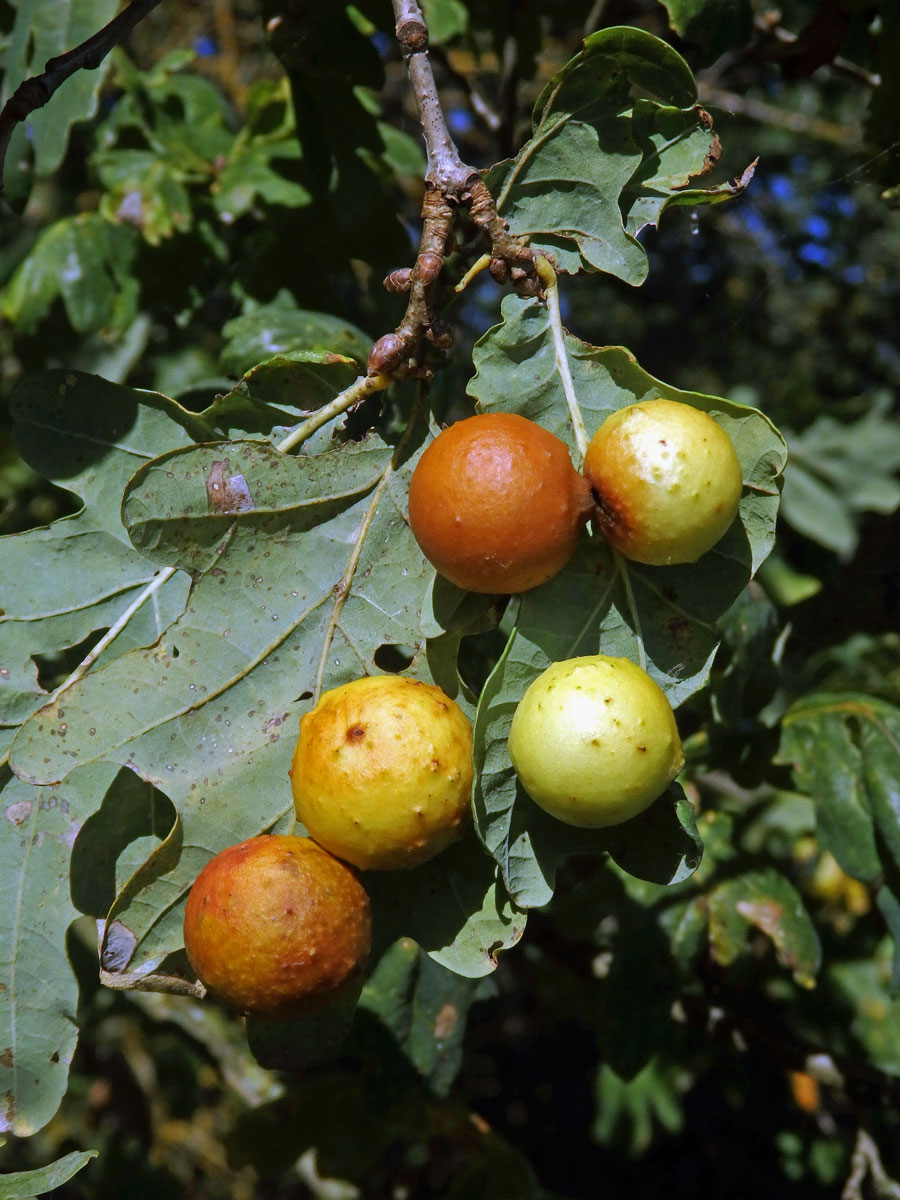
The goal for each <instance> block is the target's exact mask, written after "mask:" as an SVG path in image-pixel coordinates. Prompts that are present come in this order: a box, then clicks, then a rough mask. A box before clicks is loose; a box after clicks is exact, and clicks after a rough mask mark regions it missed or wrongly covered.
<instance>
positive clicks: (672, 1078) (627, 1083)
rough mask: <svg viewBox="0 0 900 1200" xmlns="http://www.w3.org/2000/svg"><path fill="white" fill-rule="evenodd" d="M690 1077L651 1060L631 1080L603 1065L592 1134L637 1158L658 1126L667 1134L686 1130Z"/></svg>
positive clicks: (599, 1075) (603, 1143) (598, 1078)
mask: <svg viewBox="0 0 900 1200" xmlns="http://www.w3.org/2000/svg"><path fill="white" fill-rule="evenodd" d="M689 1082H690V1077H689V1076H688V1075H687V1074H686V1072H684V1071H681V1070H679V1069H678V1068H676V1067H672V1066H668V1065H665V1064H663V1063H662V1062H661V1061H660V1060H659V1059H658V1058H652V1059H651V1060H650V1061H649V1062H648V1063H647V1064H646V1066H644V1067H643V1068H642V1069H641V1070H640V1071H639V1072H638V1073H637V1075H635V1076H634V1077H633V1078H632V1079H628V1080H625V1079H622V1078H621V1076H619V1075H618V1074H616V1072H615V1071H614V1070H613V1068H612V1067H610V1066H609V1065H608V1064H607V1063H604V1064H603V1065H602V1066H601V1067H600V1070H599V1071H598V1072H597V1078H596V1082H595V1085H594V1088H595V1095H596V1110H597V1115H596V1117H595V1119H594V1127H593V1131H592V1132H593V1135H594V1137H595V1138H596V1139H597V1141H598V1142H600V1143H601V1144H602V1145H604V1146H610V1147H615V1148H621V1149H623V1150H624V1151H625V1152H626V1153H627V1154H628V1155H629V1156H630V1157H632V1158H638V1157H639V1156H640V1155H641V1154H643V1153H644V1151H645V1150H647V1149H648V1148H649V1147H650V1145H651V1143H652V1142H653V1139H654V1135H655V1133H656V1126H657V1125H659V1126H661V1127H662V1128H663V1129H664V1130H665V1131H666V1132H667V1133H680V1131H681V1130H682V1128H683V1127H684V1109H683V1107H682V1103H681V1093H682V1092H683V1091H685V1090H686V1088H687V1086H688V1084H689Z"/></svg>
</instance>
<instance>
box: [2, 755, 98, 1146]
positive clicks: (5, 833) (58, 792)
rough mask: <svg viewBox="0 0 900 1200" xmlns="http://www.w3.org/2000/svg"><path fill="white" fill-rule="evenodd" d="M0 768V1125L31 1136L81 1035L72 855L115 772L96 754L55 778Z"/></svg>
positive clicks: (61, 1088)
mask: <svg viewBox="0 0 900 1200" xmlns="http://www.w3.org/2000/svg"><path fill="white" fill-rule="evenodd" d="M2 770H3V773H4V775H5V776H6V779H5V784H4V787H3V791H2V794H0V806H2V820H0V903H2V906H3V912H4V913H5V914H6V918H5V920H4V921H3V925H2V932H0V983H2V987H0V1047H2V1050H0V1132H9V1133H13V1134H15V1136H17V1137H29V1136H30V1135H31V1134H33V1133H35V1132H36V1130H38V1129H40V1128H41V1127H42V1126H43V1125H46V1123H47V1122H48V1121H49V1120H50V1118H51V1117H52V1116H53V1114H54V1113H55V1112H56V1110H57V1108H58V1107H59V1103H60V1101H61V1100H62V1098H63V1095H64V1094H65V1091H66V1086H67V1080H68V1073H69V1065H70V1064H71V1061H72V1055H73V1054H74V1052H75V1045H76V1042H77V1040H78V1026H77V1024H76V1022H75V1013H76V1008H77V1004H78V986H77V984H76V982H75V977H74V975H73V974H72V971H71V968H70V966H69V960H68V956H67V954H66V931H67V929H68V927H69V925H70V923H71V922H72V920H74V918H75V917H76V916H77V915H78V914H77V912H76V910H75V907H74V905H73V903H72V899H71V896H70V892H69V855H70V853H71V848H72V844H73V842H74V841H75V838H76V836H77V834H78V831H79V829H80V827H81V825H82V823H83V822H84V821H85V820H86V818H87V817H89V816H90V814H91V812H92V811H93V810H94V808H95V807H96V806H97V804H98V803H99V801H100V800H101V799H102V798H103V795H104V793H105V792H106V791H107V789H108V788H109V787H111V786H112V785H113V782H114V780H115V778H116V776H117V774H118V772H117V771H116V769H115V767H114V766H113V764H111V763H100V764H96V765H94V766H91V767H88V768H87V769H86V770H85V771H81V772H78V774H77V776H76V775H73V776H72V778H71V780H70V781H69V782H67V783H65V784H61V785H58V786H55V787H47V788H35V787H29V786H28V785H27V784H25V783H22V782H21V781H20V780H18V779H15V778H9V775H8V771H7V770H6V768H2Z"/></svg>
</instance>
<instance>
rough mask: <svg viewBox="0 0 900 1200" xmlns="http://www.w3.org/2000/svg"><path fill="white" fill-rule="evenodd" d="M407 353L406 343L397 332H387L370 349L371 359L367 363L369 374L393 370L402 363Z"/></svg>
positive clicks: (381, 373) (379, 373) (380, 373)
mask: <svg viewBox="0 0 900 1200" xmlns="http://www.w3.org/2000/svg"><path fill="white" fill-rule="evenodd" d="M405 353H406V343H405V342H404V341H403V340H402V338H399V337H397V335H396V333H386V334H384V336H383V337H380V338H379V339H378V341H377V342H376V343H375V345H374V346H373V347H372V349H371V350H370V351H369V361H368V363H367V365H366V373H367V374H368V375H383V374H384V373H385V372H386V371H393V370H394V369H395V368H396V367H398V366H399V365H400V362H401V360H402V358H403V356H404V354H405Z"/></svg>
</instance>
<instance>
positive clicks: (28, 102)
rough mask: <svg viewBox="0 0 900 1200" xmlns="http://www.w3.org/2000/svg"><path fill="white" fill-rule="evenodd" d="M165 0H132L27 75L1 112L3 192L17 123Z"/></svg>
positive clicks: (100, 57) (0, 185)
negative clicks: (37, 72) (40, 70)
mask: <svg viewBox="0 0 900 1200" xmlns="http://www.w3.org/2000/svg"><path fill="white" fill-rule="evenodd" d="M160 3H161V0H131V3H130V4H129V5H128V7H127V8H126V9H124V10H123V11H122V12H120V13H119V15H118V16H117V17H114V18H113V19H112V20H111V21H110V23H109V24H108V25H104V27H103V28H102V29H101V30H99V31H98V32H97V33H94V34H92V35H91V36H90V37H89V38H88V39H87V40H86V41H84V42H82V43H81V45H80V46H76V47H75V48H74V49H73V50H67V51H66V52H65V54H60V55H58V56H57V57H56V58H51V59H48V60H47V62H46V63H45V64H44V71H43V74H41V75H34V76H32V78H31V79H26V80H24V81H23V82H22V83H20V84H19V86H18V87H17V88H16V90H15V91H14V92H13V94H12V95H11V96H10V98H9V99H8V100H7V102H6V104H5V105H4V106H3V111H2V112H0V193H2V191H3V165H4V162H5V160H6V152H7V150H8V149H9V142H10V138H11V137H12V135H13V131H14V130H15V128H16V126H17V125H18V124H20V123H21V122H22V121H24V120H26V119H27V118H28V117H29V116H30V115H31V113H33V112H35V110H36V109H39V108H43V106H44V105H45V104H46V103H47V101H48V100H49V99H50V97H51V96H52V95H53V93H54V92H55V91H56V90H57V89H58V88H59V87H61V86H62V84H64V83H65V82H66V80H67V79H68V78H69V76H70V75H74V74H75V72H76V71H95V70H96V69H97V67H99V66H100V64H101V63H102V62H103V60H104V58H106V56H107V54H109V52H110V50H112V48H113V46H117V45H118V44H119V42H121V41H122V40H123V39H124V38H125V37H126V36H127V35H128V34H129V33H130V32H131V30H132V29H133V28H134V27H135V25H137V23H138V21H141V20H143V18H144V17H146V15H147V14H148V13H149V12H151V11H152V10H153V9H154V8H156V6H157V5H158V4H160Z"/></svg>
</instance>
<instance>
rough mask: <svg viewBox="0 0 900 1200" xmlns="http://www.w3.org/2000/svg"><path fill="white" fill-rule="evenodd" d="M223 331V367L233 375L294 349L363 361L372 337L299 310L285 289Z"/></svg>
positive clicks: (338, 320)
mask: <svg viewBox="0 0 900 1200" xmlns="http://www.w3.org/2000/svg"><path fill="white" fill-rule="evenodd" d="M222 332H223V334H224V336H225V338H226V345H225V348H224V349H223V351H222V368H223V370H225V371H228V372H229V373H230V374H232V375H243V374H245V372H247V371H249V370H250V368H251V367H255V366H257V364H259V363H262V362H265V361H266V360H267V359H270V358H273V357H274V356H276V355H284V354H287V353H291V352H294V351H306V350H313V351H320V352H323V353H328V352H331V353H335V354H340V355H344V356H346V357H347V358H351V359H355V360H356V361H357V362H359V363H365V361H366V359H367V358H368V355H369V349H370V347H371V339H370V338H369V337H367V336H366V334H364V333H363V332H362V330H360V329H357V328H356V327H355V326H354V325H351V324H350V322H349V321H344V320H341V318H339V317H333V316H330V315H329V314H328V313H319V312H307V311H306V310H304V309H299V308H297V306H296V304H295V303H294V300H293V297H292V296H291V295H290V293H288V292H286V291H282V292H279V293H278V295H277V296H276V298H275V299H274V300H273V301H272V302H271V303H269V304H262V305H259V306H257V307H252V308H248V309H247V311H246V312H245V313H244V314H243V315H242V316H240V317H235V318H234V319H233V320H231V321H229V322H228V323H227V324H226V325H225V327H224V329H223V330H222Z"/></svg>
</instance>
